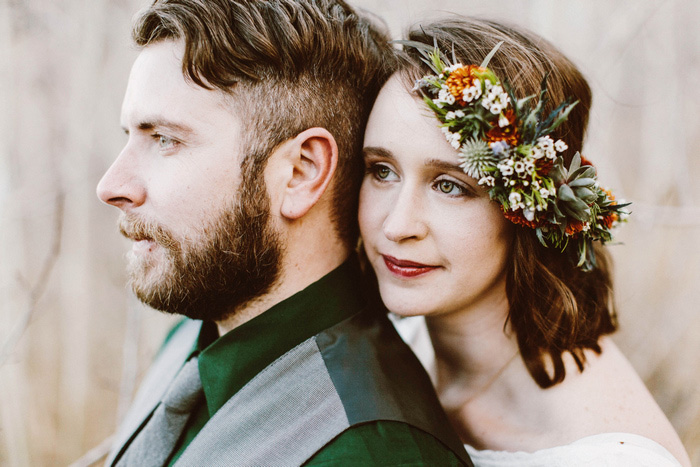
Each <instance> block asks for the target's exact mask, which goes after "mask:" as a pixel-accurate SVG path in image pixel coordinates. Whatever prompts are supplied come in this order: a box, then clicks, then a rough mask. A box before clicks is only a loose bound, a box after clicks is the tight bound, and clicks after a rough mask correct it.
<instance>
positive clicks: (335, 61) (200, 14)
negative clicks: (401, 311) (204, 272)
mask: <svg viewBox="0 0 700 467" xmlns="http://www.w3.org/2000/svg"><path fill="white" fill-rule="evenodd" d="M133 38H134V41H135V42H136V44H137V45H139V46H147V45H148V44H151V43H153V42H156V41H161V40H183V41H184V44H185V53H184V58H183V63H182V68H183V74H184V75H185V77H186V78H188V79H190V80H191V81H192V82H194V83H196V84H197V85H199V86H202V87H204V88H206V89H219V90H221V91H223V92H225V93H227V94H229V95H231V96H232V98H233V100H234V102H235V104H236V105H237V108H238V109H240V110H241V115H242V117H243V124H244V129H243V137H244V139H245V141H244V147H246V148H247V154H246V158H247V159H248V160H246V161H244V165H245V166H248V167H250V160H249V159H251V158H252V159H253V163H254V165H257V166H258V167H260V166H264V165H265V163H266V161H267V157H268V156H269V154H270V153H271V152H272V150H273V149H274V148H275V147H276V146H277V145H279V144H280V143H282V142H283V141H285V140H287V139H289V138H293V137H294V136H296V135H297V134H299V133H300V132H302V131H304V130H306V129H308V128H312V127H323V128H326V129H327V130H328V131H330V133H331V134H332V135H333V136H334V137H335V139H336V142H337V144H338V151H339V160H338V166H337V169H336V173H335V176H334V180H333V183H332V185H331V190H332V200H333V212H332V218H333V222H334V224H335V227H336V230H337V231H338V234H339V238H340V239H341V240H342V241H344V242H345V243H346V244H347V245H350V246H351V245H354V242H355V241H356V238H357V232H358V230H357V220H356V218H357V197H358V191H359V186H360V183H361V181H362V172H363V164H362V157H361V150H362V138H363V134H364V128H365V124H366V121H367V117H368V116H369V112H370V110H371V107H372V104H373V102H374V99H375V98H376V95H377V93H378V92H379V89H380V88H381V86H382V84H383V83H384V82H385V81H386V79H387V78H388V76H389V75H390V74H391V73H392V71H393V64H394V53H393V49H392V47H391V46H390V45H389V42H388V37H387V36H386V35H385V34H384V32H383V31H382V29H380V28H379V27H378V26H377V25H376V24H375V23H374V22H373V21H370V20H369V19H368V17H364V16H362V15H360V14H358V12H356V11H355V10H353V9H352V8H351V7H350V6H349V5H348V4H346V3H345V2H344V1H342V0H156V1H154V3H153V4H152V5H151V6H150V7H148V8H147V9H146V10H145V11H144V12H143V13H141V15H140V16H139V18H138V19H137V21H136V24H135V26H134V29H133ZM244 176H245V174H244ZM258 195H260V194H258Z"/></svg>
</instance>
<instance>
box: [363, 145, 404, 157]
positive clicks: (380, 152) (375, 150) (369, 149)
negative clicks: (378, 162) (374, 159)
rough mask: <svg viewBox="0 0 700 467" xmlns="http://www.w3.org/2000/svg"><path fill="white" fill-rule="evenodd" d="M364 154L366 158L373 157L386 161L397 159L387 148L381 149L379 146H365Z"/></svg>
mask: <svg viewBox="0 0 700 467" xmlns="http://www.w3.org/2000/svg"><path fill="white" fill-rule="evenodd" d="M362 152H363V153H364V155H365V157H366V156H369V155H372V156H378V157H382V158H384V159H396V158H395V157H394V154H393V153H392V152H391V151H389V150H388V149H385V148H380V147H378V146H365V147H364V148H363V149H362Z"/></svg>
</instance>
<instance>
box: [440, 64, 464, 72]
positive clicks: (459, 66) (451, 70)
mask: <svg viewBox="0 0 700 467" xmlns="http://www.w3.org/2000/svg"><path fill="white" fill-rule="evenodd" d="M460 68H463V66H462V64H461V63H455V64H454V65H452V66H448V67H446V68H445V71H449V72H450V73H452V72H453V71H455V70H459V69H460ZM444 73H445V72H443V74H444Z"/></svg>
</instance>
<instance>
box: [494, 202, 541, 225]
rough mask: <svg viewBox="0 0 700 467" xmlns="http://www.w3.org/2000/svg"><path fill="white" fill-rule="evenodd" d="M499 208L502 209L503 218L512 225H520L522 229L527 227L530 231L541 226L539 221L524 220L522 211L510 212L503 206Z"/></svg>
mask: <svg viewBox="0 0 700 467" xmlns="http://www.w3.org/2000/svg"><path fill="white" fill-rule="evenodd" d="M501 208H502V209H503V216H504V217H505V218H506V219H508V220H509V221H511V222H512V223H513V224H517V225H522V226H523V227H529V228H531V229H536V228H537V227H540V226H541V225H542V222H541V221H539V222H538V221H529V220H527V219H525V217H524V216H523V214H522V211H511V210H510V209H508V208H505V207H503V206H501Z"/></svg>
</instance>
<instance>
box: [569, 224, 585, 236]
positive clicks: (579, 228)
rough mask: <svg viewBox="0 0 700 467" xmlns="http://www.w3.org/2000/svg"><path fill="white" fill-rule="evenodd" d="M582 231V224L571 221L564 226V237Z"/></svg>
mask: <svg viewBox="0 0 700 467" xmlns="http://www.w3.org/2000/svg"><path fill="white" fill-rule="evenodd" d="M582 230H583V222H581V221H577V220H571V221H569V224H568V225H567V226H566V231H565V232H566V235H570V236H572V237H573V236H574V235H576V234H577V233H579V232H581V231H582Z"/></svg>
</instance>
